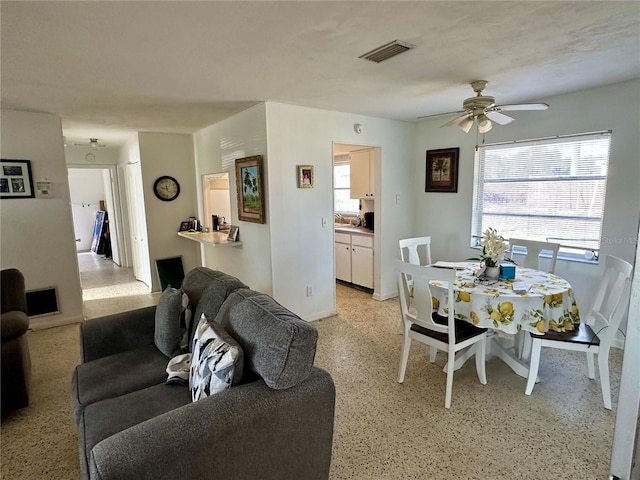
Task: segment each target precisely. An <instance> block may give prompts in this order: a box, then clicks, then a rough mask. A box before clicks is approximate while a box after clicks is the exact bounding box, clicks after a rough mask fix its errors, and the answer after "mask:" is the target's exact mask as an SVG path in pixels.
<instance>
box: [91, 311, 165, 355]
mask: <svg viewBox="0 0 640 480" xmlns="http://www.w3.org/2000/svg"><path fill="white" fill-rule="evenodd" d="M155 315H156V307H155V306H151V307H145V308H139V309H137V310H131V311H129V312H123V313H116V314H114V315H108V316H106V317H100V318H94V319H91V320H87V321H86V322H84V323H82V324H81V325H80V356H81V359H82V362H90V361H91V360H96V359H98V358H102V357H106V356H108V355H114V354H116V353H121V352H126V351H127V350H132V349H134V348H138V347H142V346H144V345H149V344H151V343H153V335H154V332H155V324H156V323H155Z"/></svg>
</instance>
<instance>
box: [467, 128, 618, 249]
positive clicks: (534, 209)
mask: <svg viewBox="0 0 640 480" xmlns="http://www.w3.org/2000/svg"><path fill="white" fill-rule="evenodd" d="M610 140H611V132H596V133H589V134H580V135H572V136H563V137H554V138H545V139H537V140H527V141H519V142H512V143H504V144H494V145H483V146H480V147H478V152H477V154H476V182H475V186H474V190H475V191H474V207H473V220H472V222H473V223H472V235H473V236H474V237H475V238H476V239H479V237H481V236H482V232H483V231H485V230H486V229H487V228H488V227H493V228H495V229H496V230H498V232H499V233H500V234H501V235H502V236H504V237H505V238H507V239H508V238H510V237H518V238H527V239H531V240H541V241H550V242H556V243H560V244H561V245H562V246H563V247H567V248H572V249H578V250H587V251H589V250H594V251H598V250H599V249H600V238H601V233H602V217H603V212H604V201H605V194H606V183H607V170H608V167H609V147H610Z"/></svg>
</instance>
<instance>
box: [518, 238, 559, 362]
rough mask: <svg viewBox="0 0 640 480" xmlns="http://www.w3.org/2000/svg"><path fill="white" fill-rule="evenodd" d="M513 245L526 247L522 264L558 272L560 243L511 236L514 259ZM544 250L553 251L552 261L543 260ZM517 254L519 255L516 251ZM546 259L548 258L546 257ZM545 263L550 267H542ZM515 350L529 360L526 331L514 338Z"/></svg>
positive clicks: (529, 350) (528, 338)
mask: <svg viewBox="0 0 640 480" xmlns="http://www.w3.org/2000/svg"><path fill="white" fill-rule="evenodd" d="M513 247H525V248H526V249H527V253H526V254H525V255H524V258H523V259H522V260H519V262H520V265H521V266H523V267H527V268H535V269H536V270H543V271H545V272H548V273H555V272H556V260H557V259H558V250H560V244H559V243H551V242H541V241H538V240H525V239H523V238H510V239H509V250H510V251H511V254H510V256H509V258H510V259H511V260H513V257H514V251H513ZM543 251H547V252H551V260H550V262H547V261H545V262H541V261H540V260H541V257H540V253H541V252H543ZM516 255H518V254H517V253H516ZM545 260H546V259H545ZM543 264H545V265H547V266H548V267H549V268H546V269H545V268H542V266H543ZM514 350H515V353H516V355H517V356H518V358H521V359H524V360H527V359H528V358H529V356H530V353H531V339H530V337H529V336H528V335H526V334H525V333H524V332H520V333H518V334H517V335H516V336H515V338H514Z"/></svg>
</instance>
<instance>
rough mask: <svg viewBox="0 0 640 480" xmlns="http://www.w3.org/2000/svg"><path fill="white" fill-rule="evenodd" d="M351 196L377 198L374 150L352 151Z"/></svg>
mask: <svg viewBox="0 0 640 480" xmlns="http://www.w3.org/2000/svg"><path fill="white" fill-rule="evenodd" d="M350 163H351V175H350V176H351V185H350V191H351V198H365V199H372V198H375V183H376V181H375V180H376V177H375V174H376V169H375V156H374V154H373V150H358V151H354V152H351V154H350Z"/></svg>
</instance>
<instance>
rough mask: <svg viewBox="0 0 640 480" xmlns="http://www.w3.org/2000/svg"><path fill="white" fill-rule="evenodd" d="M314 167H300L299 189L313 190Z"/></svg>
mask: <svg viewBox="0 0 640 480" xmlns="http://www.w3.org/2000/svg"><path fill="white" fill-rule="evenodd" d="M313 180H314V178H313V165H298V188H313Z"/></svg>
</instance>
